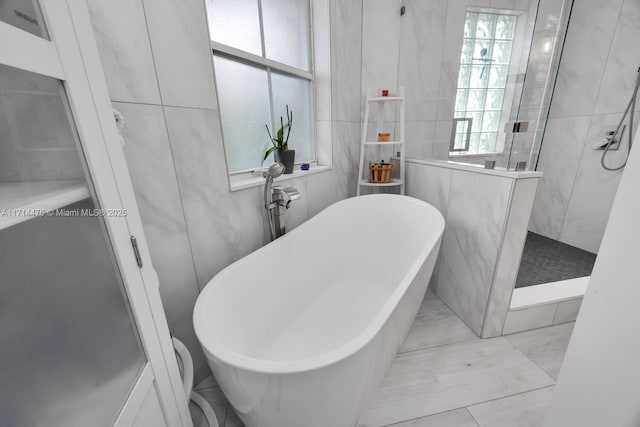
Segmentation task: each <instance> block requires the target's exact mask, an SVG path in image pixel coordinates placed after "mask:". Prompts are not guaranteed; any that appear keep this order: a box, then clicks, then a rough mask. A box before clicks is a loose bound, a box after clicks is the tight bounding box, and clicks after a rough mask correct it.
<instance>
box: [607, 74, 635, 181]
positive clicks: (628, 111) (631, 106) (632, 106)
mask: <svg viewBox="0 0 640 427" xmlns="http://www.w3.org/2000/svg"><path fill="white" fill-rule="evenodd" d="M638 88H640V68H639V69H638V75H637V76H636V85H635V87H634V88H633V94H632V95H631V100H629V104H628V105H627V109H626V110H624V114H623V115H622V119H620V123H618V127H617V128H616V130H615V132H614V133H613V135H611V136H610V137H609V142H608V143H607V145H606V146H605V147H604V152H603V153H602V158H601V159H600V164H601V165H602V167H603V168H605V169H606V170H608V171H612V172H613V171H618V170H620V169H622V168H624V167H625V166H626V165H627V160H628V159H629V153H630V152H631V146H632V145H633V136H634V135H633V116H634V113H635V110H636V99H637V98H638ZM627 115H629V134H628V137H629V151H628V152H627V156H626V157H625V159H624V163H622V164H621V165H620V166H607V164H606V162H605V157H606V156H607V153H608V152H609V150H610V149H611V144H613V142H614V141H615V139H616V136H617V135H618V132H620V129H622V125H623V123H624V119H626V118H627ZM620 142H621V143H622V141H620Z"/></svg>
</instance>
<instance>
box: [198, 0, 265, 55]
mask: <svg viewBox="0 0 640 427" xmlns="http://www.w3.org/2000/svg"><path fill="white" fill-rule="evenodd" d="M207 18H208V20H209V31H210V33H211V34H210V37H211V40H213V41H216V42H218V43H222V44H226V45H227V46H231V47H235V48H237V49H241V50H244V51H246V52H249V53H253V54H254V55H259V56H262V42H261V39H260V18H259V14H258V1H257V0H207Z"/></svg>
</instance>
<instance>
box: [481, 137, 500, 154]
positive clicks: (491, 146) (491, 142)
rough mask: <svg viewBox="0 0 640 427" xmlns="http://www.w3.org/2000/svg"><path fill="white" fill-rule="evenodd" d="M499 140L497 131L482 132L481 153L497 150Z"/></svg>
mask: <svg viewBox="0 0 640 427" xmlns="http://www.w3.org/2000/svg"><path fill="white" fill-rule="evenodd" d="M497 140H498V134H497V133H482V134H480V146H479V147H478V151H479V152H481V153H486V152H492V151H496V142H497Z"/></svg>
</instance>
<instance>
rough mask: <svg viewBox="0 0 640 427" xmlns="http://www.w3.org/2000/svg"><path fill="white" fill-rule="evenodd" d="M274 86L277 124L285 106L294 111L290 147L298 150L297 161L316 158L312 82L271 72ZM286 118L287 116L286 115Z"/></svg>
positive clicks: (283, 114)
mask: <svg viewBox="0 0 640 427" xmlns="http://www.w3.org/2000/svg"><path fill="white" fill-rule="evenodd" d="M271 85H272V88H273V108H274V110H275V111H274V114H273V115H274V117H275V119H276V122H277V124H276V126H279V122H280V119H279V118H280V116H283V117H284V116H285V115H286V111H285V106H286V105H289V109H290V110H291V111H293V125H292V126H291V136H290V138H289V148H290V149H292V150H296V163H297V162H302V161H310V160H315V152H314V150H313V125H312V117H313V112H312V111H311V82H309V81H308V80H304V79H299V78H296V77H290V76H285V75H282V74H278V73H272V74H271ZM284 119H285V120H286V117H284Z"/></svg>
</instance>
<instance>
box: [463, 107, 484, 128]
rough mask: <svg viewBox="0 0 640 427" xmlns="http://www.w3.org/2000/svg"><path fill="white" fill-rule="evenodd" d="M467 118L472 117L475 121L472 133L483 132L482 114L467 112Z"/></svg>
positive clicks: (479, 112)
mask: <svg viewBox="0 0 640 427" xmlns="http://www.w3.org/2000/svg"><path fill="white" fill-rule="evenodd" d="M465 117H470V118H471V119H472V120H473V126H471V131H472V132H480V130H482V112H481V111H478V112H467V113H466V114H465Z"/></svg>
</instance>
